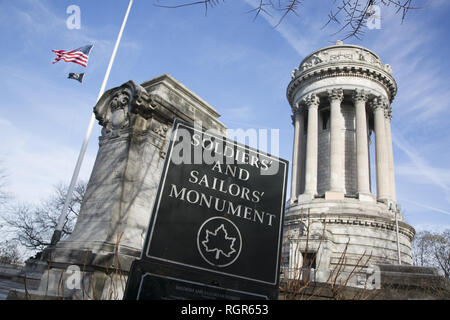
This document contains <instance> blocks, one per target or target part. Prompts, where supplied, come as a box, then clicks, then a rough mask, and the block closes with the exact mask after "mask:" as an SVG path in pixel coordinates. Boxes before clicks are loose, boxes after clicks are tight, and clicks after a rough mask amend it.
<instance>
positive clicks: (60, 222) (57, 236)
mask: <svg viewBox="0 0 450 320" xmlns="http://www.w3.org/2000/svg"><path fill="white" fill-rule="evenodd" d="M132 5H133V0H130V2H129V3H128V9H127V12H126V13H125V18H124V19H123V22H122V27H121V28H120V31H119V35H118V36H117V40H116V44H115V46H114V50H113V53H112V55H111V59H110V60H109V65H108V69H106V73H105V77H104V78H103V82H102V86H101V87H100V91H99V93H98V97H97V102H98V100H99V99H100V98H101V96H102V95H103V93H104V92H105V88H106V83H107V82H108V78H109V74H110V72H111V68H112V65H113V63H114V59H115V57H116V53H117V49H118V48H119V43H120V39H121V38H122V33H123V30H124V29H125V25H126V23H127V20H128V15H129V13H130V10H131V6H132ZM94 123H95V114H94V113H92V115H91V120H90V121H89V125H88V128H87V131H86V136H85V137H84V140H83V144H82V146H81V151H80V154H79V155H78V160H77V164H76V165H75V170H74V172H73V175H72V180H71V181H70V185H69V190H68V191H67V195H66V199H65V202H64V207H63V209H62V212H61V215H60V216H59V219H58V224H57V226H56V229H55V231H54V232H53V236H52V239H51V245H55V244H56V243H57V242H58V241H59V240H60V239H61V235H62V230H63V228H64V225H65V224H66V220H67V216H68V214H69V212H68V209H69V204H70V200H71V198H72V194H73V190H74V188H75V184H76V182H77V179H78V175H79V173H80V169H81V164H82V162H83V158H84V154H85V153H86V148H87V145H88V142H89V138H90V136H91V133H92V128H93V127H94Z"/></svg>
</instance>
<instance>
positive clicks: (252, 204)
mask: <svg viewBox="0 0 450 320" xmlns="http://www.w3.org/2000/svg"><path fill="white" fill-rule="evenodd" d="M287 168H288V163H287V161H285V160H282V159H279V158H278V157H274V156H271V155H269V154H266V153H263V152H260V151H258V150H255V149H252V148H249V147H247V146H245V145H242V144H239V143H236V142H234V141H231V140H228V139H226V138H224V137H223V136H220V135H217V134H215V133H213V132H208V131H206V132H204V131H202V130H201V129H197V128H195V127H193V126H191V125H189V124H186V123H184V122H180V121H176V122H175V123H174V127H173V131H172V139H171V143H170V145H169V148H168V152H167V158H166V163H165V165H164V168H163V171H162V177H161V181H160V184H159V188H158V193H157V197H156V200H155V204H154V207H153V210H152V216H151V220H150V224H149V228H148V231H147V239H146V242H145V245H144V248H143V251H142V255H141V259H142V260H143V261H145V262H146V263H153V264H154V265H157V266H158V267H155V268H153V270H152V272H151V273H150V274H152V275H153V276H152V277H153V278H154V277H156V274H159V275H161V277H160V278H158V279H159V280H158V281H160V280H161V279H166V280H167V279H168V278H170V276H173V275H174V274H175V273H176V274H177V277H176V278H177V279H179V280H177V281H181V280H180V279H182V280H183V281H186V282H185V283H203V284H205V286H206V285H209V287H210V288H214V287H217V284H220V286H221V287H224V288H228V289H231V288H233V290H234V291H235V292H246V291H245V290H240V289H242V285H244V286H245V284H248V285H250V287H252V288H253V289H252V290H253V291H252V292H253V293H255V290H257V289H255V288H258V287H265V288H266V290H265V291H264V290H263V291H264V292H266V296H269V295H268V294H267V288H272V289H276V288H277V286H278V279H279V268H280V253H281V242H282V228H283V215H284V214H283V213H284V201H285V192H286V179H287ZM141 269H142V266H141ZM167 270H174V272H173V273H171V272H168V271H167ZM175 270H176V271H175ZM183 270H185V271H186V272H183ZM145 274H148V272H147V273H146V272H144V271H143V270H141V271H140V275H139V276H140V278H141V282H142V281H143V279H144V278H145V277H144V275H145ZM162 274H163V275H162ZM188 274H189V276H187V275H188ZM183 275H186V277H188V278H189V279H187V278H185V277H183ZM153 278H152V279H153ZM147 279H148V277H147ZM171 279H172V278H171ZM196 280H199V281H200V282H196ZM152 281H156V280H152ZM170 281H171V282H170V283H172V284H173V281H174V280H173V279H172V280H170ZM207 283H209V284H207ZM211 283H213V284H215V285H211ZM141 284H142V283H141ZM167 286H168V287H170V284H168V285H167ZM140 287H142V286H140ZM172 287H173V286H172ZM191 287H192V288H193V289H195V288H194V287H195V286H191ZM136 288H137V286H136ZM134 297H138V296H136V295H134ZM197 298H198V297H197Z"/></svg>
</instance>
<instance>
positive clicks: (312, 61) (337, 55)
mask: <svg viewBox="0 0 450 320" xmlns="http://www.w3.org/2000/svg"><path fill="white" fill-rule="evenodd" d="M330 76H358V77H365V78H371V79H372V80H375V81H377V82H380V83H382V84H383V85H384V86H385V87H386V89H387V91H388V92H389V96H390V100H391V101H392V100H393V98H394V96H395V94H396V92H397V84H396V83H395V80H394V78H393V77H392V69H391V67H390V65H388V64H386V65H383V64H382V62H381V59H380V57H379V56H378V55H377V54H376V53H374V52H372V51H370V50H369V49H367V48H364V47H361V46H357V45H353V44H344V43H343V42H342V41H337V42H336V43H335V44H334V45H332V46H327V47H324V48H322V49H319V50H316V51H314V52H313V53H311V54H310V55H308V56H307V57H306V58H305V59H303V60H302V62H301V63H300V65H299V67H298V68H296V69H294V70H293V72H292V75H291V77H292V81H291V83H290V84H289V86H288V92H287V94H288V100H289V101H290V102H291V101H292V99H291V98H292V97H291V94H292V90H293V89H295V88H296V87H298V86H302V83H304V82H305V81H308V82H309V81H314V79H318V78H323V77H330Z"/></svg>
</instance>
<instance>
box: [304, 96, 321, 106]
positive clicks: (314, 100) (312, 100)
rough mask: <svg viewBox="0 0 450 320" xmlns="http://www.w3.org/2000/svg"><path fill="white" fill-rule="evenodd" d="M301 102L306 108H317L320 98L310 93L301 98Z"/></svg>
mask: <svg viewBox="0 0 450 320" xmlns="http://www.w3.org/2000/svg"><path fill="white" fill-rule="evenodd" d="M302 104H304V105H305V106H306V107H307V108H308V109H309V108H317V107H318V106H319V104H320V98H319V97H318V96H317V95H316V94H314V93H312V94H309V95H307V96H306V97H304V98H303V99H302Z"/></svg>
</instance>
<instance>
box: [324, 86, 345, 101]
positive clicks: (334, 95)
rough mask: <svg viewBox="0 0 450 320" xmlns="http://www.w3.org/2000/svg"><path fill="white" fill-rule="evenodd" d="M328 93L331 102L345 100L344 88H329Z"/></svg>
mask: <svg viewBox="0 0 450 320" xmlns="http://www.w3.org/2000/svg"><path fill="white" fill-rule="evenodd" d="M327 94H328V100H329V101H330V102H331V101H335V100H338V101H339V102H342V100H344V90H342V88H335V89H331V90H327Z"/></svg>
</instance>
